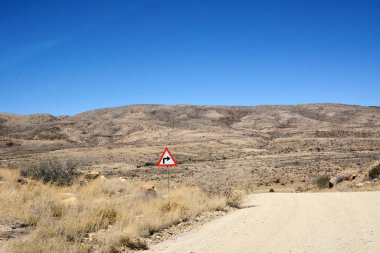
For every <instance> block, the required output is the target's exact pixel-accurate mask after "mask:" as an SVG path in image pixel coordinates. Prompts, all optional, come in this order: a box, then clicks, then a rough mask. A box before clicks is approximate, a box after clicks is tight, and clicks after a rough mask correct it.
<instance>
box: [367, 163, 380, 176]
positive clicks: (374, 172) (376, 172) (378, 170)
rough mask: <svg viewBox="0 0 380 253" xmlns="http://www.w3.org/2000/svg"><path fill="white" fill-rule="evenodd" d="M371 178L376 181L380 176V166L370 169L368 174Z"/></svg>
mask: <svg viewBox="0 0 380 253" xmlns="http://www.w3.org/2000/svg"><path fill="white" fill-rule="evenodd" d="M368 176H369V178H371V179H374V178H377V177H379V176H380V164H379V165H377V166H375V167H373V168H372V169H370V171H369V173H368Z"/></svg>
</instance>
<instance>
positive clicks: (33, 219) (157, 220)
mask: <svg viewBox="0 0 380 253" xmlns="http://www.w3.org/2000/svg"><path fill="white" fill-rule="evenodd" d="M0 176H1V177H3V181H2V184H0V191H1V192H2V194H1V195H0V212H1V214H2V216H3V217H4V218H7V219H10V220H12V219H18V220H21V221H24V222H26V224H28V225H29V226H30V227H31V228H32V233H31V235H30V237H28V238H27V239H25V240H20V241H14V242H13V243H12V244H11V245H9V252H12V253H14V252H16V253H22V252H43V253H45V252H58V253H59V252H93V250H94V249H97V250H99V252H122V251H118V250H119V248H120V247H127V248H130V249H145V248H146V243H145V242H144V238H145V237H147V236H150V235H152V234H153V233H155V232H157V231H160V230H161V229H163V228H167V227H169V226H171V225H173V224H177V223H179V222H181V221H183V220H192V219H195V218H196V217H197V216H198V215H200V214H201V213H203V212H207V211H212V210H221V209H223V208H224V207H225V206H226V203H227V198H225V197H222V196H217V195H213V196H209V195H208V194H206V193H205V192H203V191H202V190H200V189H199V188H196V187H186V186H181V185H173V188H172V191H171V192H170V195H169V196H167V197H165V198H164V197H162V192H161V190H160V189H164V190H163V193H166V187H165V186H166V185H157V186H156V187H155V189H156V190H157V195H158V196H157V197H156V198H149V199H147V198H145V194H144V192H145V185H146V184H144V183H138V182H134V181H131V180H125V179H122V178H111V179H107V178H97V179H95V180H93V181H90V182H89V183H88V184H86V185H83V186H80V185H79V184H77V183H74V184H72V185H66V186H57V185H53V184H44V183H43V182H38V181H30V182H28V183H27V184H24V185H21V184H20V183H17V179H18V178H19V177H20V176H19V175H18V173H17V171H14V170H2V171H0ZM160 196H161V197H160ZM101 231H103V232H101ZM90 249H91V251H89V250H90Z"/></svg>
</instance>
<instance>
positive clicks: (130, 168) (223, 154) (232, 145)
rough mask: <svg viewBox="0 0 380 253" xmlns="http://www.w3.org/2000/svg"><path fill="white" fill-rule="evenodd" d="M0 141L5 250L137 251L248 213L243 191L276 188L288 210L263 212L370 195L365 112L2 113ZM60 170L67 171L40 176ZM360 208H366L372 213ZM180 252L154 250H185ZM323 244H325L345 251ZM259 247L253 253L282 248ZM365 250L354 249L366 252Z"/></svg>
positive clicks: (146, 108) (377, 130)
mask: <svg viewBox="0 0 380 253" xmlns="http://www.w3.org/2000/svg"><path fill="white" fill-rule="evenodd" d="M0 145H1V149H0V167H1V168H3V169H2V170H1V177H0V178H1V181H0V183H1V184H0V187H1V190H2V195H1V198H0V203H1V209H0V210H1V213H0V221H1V226H0V237H1V242H0V245H1V247H2V250H3V251H5V252H8V251H10V252H129V251H134V250H144V249H148V248H150V246H151V245H155V244H156V243H157V242H160V241H162V240H166V239H170V238H174V237H175V236H178V235H181V233H182V232H185V231H189V230H192V229H194V228H197V227H199V226H201V225H202V224H204V223H206V222H208V221H210V220H213V219H215V217H219V216H224V215H225V214H228V213H230V212H236V211H234V210H237V209H240V210H246V209H249V211H246V212H253V213H251V214H252V215H256V214H254V212H256V211H255V210H260V208H259V207H257V209H255V205H256V204H258V203H260V201H262V202H264V203H266V201H268V200H267V199H266V197H263V198H262V197H259V198H258V201H257V202H255V197H252V195H251V194H252V193H256V194H258V193H264V192H265V193H267V192H274V193H275V194H276V192H282V193H281V194H285V195H284V196H283V197H284V198H285V199H287V198H290V199H289V201H290V202H289V201H280V203H283V204H284V206H282V207H281V206H274V207H273V209H276V210H280V209H281V208H290V207H287V205H289V203H292V201H293V202H294V201H296V202H300V203H304V201H302V200H299V199H298V198H296V199H294V198H293V197H292V195H290V197H289V196H288V195H286V194H294V192H316V191H324V192H325V191H327V192H352V191H378V190H380V184H379V178H378V177H379V174H380V169H379V168H378V167H376V166H377V165H378V164H379V163H380V160H379V157H380V107H376V106H369V107H364V106H354V105H344V104H304V105H287V106H253V107H231V106H190V105H175V106H168V105H131V106H125V107H118V108H106V109H98V110H93V111H88V112H84V113H80V114H77V115H74V116H53V115H48V114H34V115H14V114H6V113H2V114H0ZM165 147H169V148H170V150H171V152H172V154H173V156H174V157H175V159H176V160H177V162H178V166H177V167H174V168H170V182H171V191H170V193H168V192H167V188H166V179H167V174H166V169H165V168H158V167H156V166H155V164H156V163H157V161H158V159H159V158H160V155H161V153H162V151H163V150H164V148H165ZM41 168H42V169H41ZM52 168H53V169H52ZM376 168H377V169H376ZM62 169H63V170H66V171H65V173H66V174H59V175H57V177H56V178H53V177H51V175H52V174H54V173H55V172H54V170H56V171H60V170H62ZM69 169H72V170H69ZM74 169H75V170H74ZM38 170H40V171H41V170H43V171H42V174H41V173H40V174H38V173H37V174H36V171H38ZM371 170H372V172H371ZM67 171H70V173H71V172H72V173H71V174H70V173H68V172H67ZM74 171H75V173H74ZM67 173H68V174H67ZM371 173H372V174H371ZM62 175H64V176H62ZM62 178H63V179H62ZM247 194H248V195H247ZM277 194H279V193H277ZM308 194H311V193H308ZM319 194H320V193H319ZM324 194H332V193H324ZM245 196H246V197H245ZM260 196H267V195H260ZM271 196H272V195H268V197H269V199H272V201H275V203H277V202H278V200H273V198H272V197H271ZM276 196H281V195H276ZM302 196H314V195H302ZM315 196H317V195H315ZM318 196H319V195H318ZM321 196H323V195H321ZM326 196H327V195H326ZM328 196H333V195H328ZM356 196H359V195H356ZM376 196H377V195H376ZM376 196H375V195H374V197H375V198H376ZM301 198H302V197H301ZM306 198H307V199H310V198H312V197H306ZM334 198H339V196H338V197H331V198H330V197H327V198H326V199H331V201H332V203H335V200H334ZM347 198H348V199H349V197H347ZM353 198H356V197H353ZM363 198H367V196H366V197H363ZM370 198H373V196H372V195H371V196H370ZM323 199H324V198H323V197H319V199H318V201H322V202H323ZM358 199H360V197H359V198H358ZM309 201H310V200H309ZM326 201H327V200H326ZM306 202H307V201H306ZM244 203H245V204H244ZM271 203H272V202H271ZM310 203H313V202H310ZM318 203H319V202H315V203H313V204H310V205H315V206H318V205H319V204H318ZM300 205H301V206H302V204H300ZM326 205H327V204H326ZM330 205H331V206H332V207H331V208H332V209H335V208H336V207H335V206H334V204H331V203H330V204H328V205H327V206H330ZM345 205H347V206H348V208H352V207H351V205H350V204H345ZM241 208H243V209H241ZM265 208H272V207H271V205H269V207H268V206H267V207H265ZM292 208H294V207H292ZM371 208H372V209H371V210H372V211H374V210H375V211H376V205H372V206H371ZM240 210H239V212H240ZM264 210H267V209H264ZM353 212H354V211H353ZM316 213H318V212H317V211H316ZM321 213H323V212H321ZM354 213H355V215H354V216H357V215H359V214H358V211H356V209H355V212H354ZM233 215H239V214H233ZM240 215H242V214H241V213H240ZM278 215H279V214H278ZM300 215H302V214H300ZM302 216H303V217H304V215H302ZM314 216H315V214H314ZM228 217H231V216H229V215H228ZM245 217H248V216H245ZM265 217H266V216H265ZM265 217H261V218H262V220H265V219H267V218H265ZM258 218H260V216H258ZM261 218H260V219H261ZM346 218H347V217H346ZM223 219H224V218H223ZM226 219H227V220H228V219H230V218H226ZM329 219H330V221H331V222H332V220H333V219H334V217H333V216H332V217H329ZM347 219H349V218H347ZM217 220H220V219H217ZM281 222H282V221H281ZM374 222H375V224H376V222H379V217H378V216H376V219H375V220H374ZM353 224H354V223H353ZM296 225H297V224H296ZM208 226H209V225H208ZM210 226H211V225H210ZM298 226H299V224H298ZM290 227H291V226H290ZM201 229H204V228H203V227H202V228H201ZM244 229H245V228H244ZM207 231H209V232H210V231H212V229H211V230H207ZM256 231H257V233H260V229H259V228H258V229H257V230H256ZM263 231H264V230H263ZM199 233H200V234H198V235H197V236H202V233H205V232H204V231H203V230H201V231H200V232H199ZM206 233H207V232H206ZM311 238H314V237H311ZM237 239H239V237H237ZM259 239H260V238H259ZM191 240H193V239H191ZM310 240H311V239H310ZM376 240H377V239H376ZM317 242H318V240H315V241H314V243H317ZM184 243H185V242H184ZM159 245H161V244H159ZM164 245H166V244H164ZM169 245H170V244H169ZM191 245H192V244H191V242H190V246H186V245H182V244H179V245H178V246H176V245H174V246H173V247H174V248H172V249H171V248H170V247H169V249H168V250H167V251H163V252H180V251H179V250H178V249H179V248H183V247H185V248H186V247H188V248H189V250H190V251H191V249H192V246H191ZM202 245H203V246H202ZM205 245H208V241H206V242H205ZM334 245H335V246H331V245H330V244H327V246H324V247H330V248H331V249H336V250H335V251H334V252H345V251H337V250H338V248H339V249H341V250H343V249H344V248H342V247H341V246H339V245H340V244H334ZM355 245H356V246H355V247H357V248H360V247H361V244H359V245H358V244H355ZM235 246H236V248H239V247H238V246H237V245H235ZM314 246H315V245H314ZM375 246H376V245H375ZM377 246H378V245H377ZM156 247H158V248H156ZM162 247H164V248H166V246H154V247H153V251H156V250H159V249H162ZM175 247H179V248H178V249H177V250H175ZM201 247H204V244H201ZM260 247H261V248H259V249H260V250H259V252H282V250H277V251H273V249H271V248H270V247H269V246H268V245H262V246H260ZM310 247H311V248H313V245H311V246H310ZM334 247H335V248H334ZM373 247H374V245H370V246H369V249H370V250H369V251H363V252H374V251H372V249H373ZM281 249H283V250H285V249H286V250H288V248H286V247H285V248H284V247H283V248H281ZM289 249H290V248H289ZM298 249H299V250H301V251H306V252H307V251H308V250H307V248H304V247H303V246H300V247H299V248H298ZM309 249H310V248H309ZM326 249H327V248H326ZM30 250H32V251H30ZM199 250H200V251H199ZM204 250H206V251H204ZM225 250H226V251H225V252H231V251H230V250H231V249H230V250H228V249H225ZM241 250H242V252H250V251H249V250H248V248H244V247H243V248H242V249H241ZM190 251H189V252H190ZM160 252H161V251H160ZM191 252H221V251H218V249H217V248H213V247H211V248H208V250H207V247H206V248H203V249H202V250H201V249H200V248H199V249H197V250H195V251H191ZM321 252H323V251H321Z"/></svg>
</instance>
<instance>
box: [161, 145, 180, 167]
mask: <svg viewBox="0 0 380 253" xmlns="http://www.w3.org/2000/svg"><path fill="white" fill-rule="evenodd" d="M157 166H177V162H176V160H175V159H174V157H173V156H172V154H171V153H170V151H169V149H168V148H165V150H164V153H162V155H161V158H160V160H159V161H158V163H157Z"/></svg>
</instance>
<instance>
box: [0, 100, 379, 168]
mask: <svg viewBox="0 0 380 253" xmlns="http://www.w3.org/2000/svg"><path fill="white" fill-rule="evenodd" d="M163 146H169V147H171V148H172V149H173V150H174V151H175V152H176V154H177V157H178V158H179V160H181V161H182V163H183V164H188V166H190V167H191V166H195V167H197V168H198V167H199V166H201V165H202V166H206V167H210V168H216V167H223V168H229V167H230V166H236V165H237V164H241V166H242V167H244V168H252V167H255V168H256V166H259V167H260V168H262V169H263V170H264V169H265V168H266V169H272V170H275V169H276V167H277V168H287V167H289V170H288V171H292V170H298V171H300V170H301V171H302V170H304V169H306V170H307V171H310V170H312V171H313V168H314V169H316V168H319V169H318V171H320V168H321V167H323V168H324V169H327V170H329V169H331V168H334V169H338V170H339V169H342V168H343V167H344V166H348V167H350V168H352V169H358V168H359V167H362V166H369V165H370V164H372V163H375V162H376V161H378V159H379V151H380V107H376V106H373V107H363V106H353V105H343V104H304V105H289V106H288V105H286V106H254V107H240V106H239V107H230V106H190V105H175V106H168V105H131V106H125V107H118V108H107V109H99V110H93V111H88V112H84V113H81V114H78V115H74V116H52V115H47V114H35V115H14V114H6V113H2V114H0V165H3V166H12V165H14V164H18V163H19V162H25V161H28V160H30V159H34V158H36V157H39V156H42V155H46V154H49V155H56V156H64V157H76V158H78V159H81V160H84V161H86V164H88V166H98V167H101V169H103V170H105V171H108V172H109V173H111V172H110V167H112V169H114V170H116V171H126V170H128V171H130V170H134V169H136V168H137V167H139V166H142V165H144V164H145V163H146V162H150V161H154V160H155V159H156V158H157V156H158V155H159V152H160V150H161V149H162V147H163ZM337 159H338V160H339V161H341V162H340V163H339V164H338V160H337ZM332 161H333V162H332ZM196 162H198V163H196ZM229 163H231V164H229ZM358 164H359V165H358ZM136 166H137V167H136ZM340 166H342V167H340ZM346 168H347V167H346Z"/></svg>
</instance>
